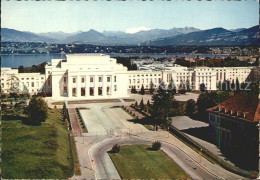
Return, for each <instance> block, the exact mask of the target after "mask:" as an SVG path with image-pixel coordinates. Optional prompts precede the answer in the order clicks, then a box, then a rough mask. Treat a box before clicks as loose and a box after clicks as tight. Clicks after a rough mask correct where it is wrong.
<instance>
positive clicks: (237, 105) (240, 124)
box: [207, 94, 260, 170]
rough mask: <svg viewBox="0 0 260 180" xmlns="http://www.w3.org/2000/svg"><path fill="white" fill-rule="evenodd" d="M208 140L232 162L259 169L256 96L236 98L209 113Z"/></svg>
mask: <svg viewBox="0 0 260 180" xmlns="http://www.w3.org/2000/svg"><path fill="white" fill-rule="evenodd" d="M207 111H208V114H209V136H210V138H211V139H212V140H213V142H214V143H215V144H216V145H217V146H218V148H219V149H220V150H221V151H222V152H223V153H224V154H226V155H227V157H229V158H230V159H231V160H233V161H235V162H237V163H238V164H240V165H241V166H244V168H251V169H255V170H256V169H257V168H258V158H256V157H258V154H259V152H258V150H259V149H258V146H259V145H258V136H259V135H258V133H259V130H258V126H259V117H260V102H259V99H258V96H256V95H255V96H252V95H242V94H237V95H235V96H233V97H231V98H229V99H227V100H226V101H224V102H222V103H220V104H219V105H216V106H214V107H212V108H209V109H208V110H207Z"/></svg>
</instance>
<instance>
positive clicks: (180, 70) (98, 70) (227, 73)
mask: <svg viewBox="0 0 260 180" xmlns="http://www.w3.org/2000/svg"><path fill="white" fill-rule="evenodd" d="M254 71H256V68H255V67H216V68H212V67H193V68H187V67H183V66H179V65H174V66H166V65H165V67H160V68H150V69H147V70H132V71H128V70H127V67H124V66H123V65H122V64H118V63H117V62H116V59H114V58H110V56H108V55H104V54H68V55H66V58H65V59H52V60H51V62H50V63H48V64H47V65H46V66H45V74H40V73H18V69H11V68H4V67H2V68H1V92H2V93H8V92H9V90H10V88H11V86H14V84H15V85H16V86H17V87H18V89H19V90H20V91H21V92H22V91H24V90H27V92H29V93H31V94H37V93H40V92H46V93H48V94H51V95H52V99H54V100H66V99H69V100H73V99H75V100H76V99H106V98H122V97H129V95H130V93H129V90H130V89H131V88H132V87H135V88H136V89H137V90H140V89H141V87H142V85H143V86H144V88H145V89H149V88H150V85H151V82H152V84H153V86H154V88H155V89H156V88H158V87H159V85H160V83H161V82H164V84H165V85H166V87H167V86H168V85H169V84H170V82H172V81H173V82H174V84H175V85H176V87H177V89H178V87H179V86H180V84H181V83H183V82H187V83H189V84H190V85H191V89H192V90H199V88H200V84H201V83H204V84H205V85H206V88H207V89H208V90H216V89H217V84H218V82H219V81H221V82H223V81H224V80H229V81H230V82H232V81H236V79H238V80H239V82H240V83H242V82H245V81H246V80H248V79H250V78H253V77H254V76H253V75H254Z"/></svg>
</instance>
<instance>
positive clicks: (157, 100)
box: [151, 87, 173, 124]
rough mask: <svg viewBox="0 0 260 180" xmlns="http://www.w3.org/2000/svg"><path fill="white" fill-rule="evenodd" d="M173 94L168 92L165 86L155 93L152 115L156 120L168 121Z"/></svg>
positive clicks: (159, 121) (160, 121)
mask: <svg viewBox="0 0 260 180" xmlns="http://www.w3.org/2000/svg"><path fill="white" fill-rule="evenodd" d="M172 97H173V96H172V95H171V94H170V93H167V92H166V91H165V90H164V89H163V88H161V87H160V88H159V90H158V92H157V93H156V94H154V95H153V102H154V103H153V105H152V107H151V115H152V118H153V120H154V121H155V122H157V123H163V124H164V123H166V120H167V116H168V114H169V112H170V109H171V108H172Z"/></svg>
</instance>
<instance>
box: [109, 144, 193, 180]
mask: <svg viewBox="0 0 260 180" xmlns="http://www.w3.org/2000/svg"><path fill="white" fill-rule="evenodd" d="M149 147H150V146H144V145H133V146H121V148H120V152H119V153H111V154H109V155H110V157H111V159H112V161H113V162H114V164H115V167H116V168H117V170H118V172H119V174H120V176H121V177H122V178H123V179H191V178H190V176H189V175H188V174H186V173H185V172H184V171H183V170H182V169H181V168H180V167H179V166H178V165H177V164H176V163H175V162H174V161H172V159H170V158H169V157H168V156H167V155H166V154H165V153H164V152H162V151H161V150H160V151H151V150H148V149H147V148H149Z"/></svg>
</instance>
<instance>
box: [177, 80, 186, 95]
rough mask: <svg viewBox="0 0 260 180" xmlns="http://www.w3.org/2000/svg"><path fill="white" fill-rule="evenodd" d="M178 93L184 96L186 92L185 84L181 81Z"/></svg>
mask: <svg viewBox="0 0 260 180" xmlns="http://www.w3.org/2000/svg"><path fill="white" fill-rule="evenodd" d="M178 92H179V93H180V94H186V92H187V87H186V84H185V83H184V82H183V81H181V83H180V87H179V90H178Z"/></svg>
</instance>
